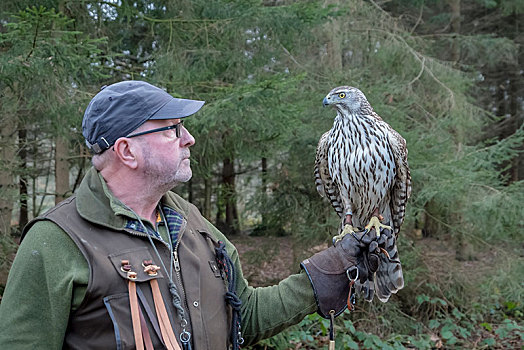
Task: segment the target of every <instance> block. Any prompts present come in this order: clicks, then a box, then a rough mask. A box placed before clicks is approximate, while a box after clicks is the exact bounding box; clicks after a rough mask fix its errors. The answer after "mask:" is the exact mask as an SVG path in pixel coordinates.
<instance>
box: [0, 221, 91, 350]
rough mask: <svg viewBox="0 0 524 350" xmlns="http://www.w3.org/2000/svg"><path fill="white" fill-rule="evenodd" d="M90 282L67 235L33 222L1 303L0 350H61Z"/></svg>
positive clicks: (53, 226)
mask: <svg viewBox="0 0 524 350" xmlns="http://www.w3.org/2000/svg"><path fill="white" fill-rule="evenodd" d="M88 279H89V268H88V265H87V261H86V260H85V258H84V257H83V255H82V253H81V252H80V251H79V249H78V248H77V247H76V245H75V244H74V242H73V241H72V240H71V239H70V238H69V236H68V235H67V234H66V233H65V232H63V231H62V230H61V229H60V228H59V227H58V226H56V225H55V224H54V223H52V222H50V221H40V222H37V223H35V224H34V226H33V227H32V228H31V229H30V230H29V232H28V234H27V236H26V237H25V239H24V240H23V241H22V244H21V245H20V248H19V249H18V252H17V255H16V258H15V260H14V262H13V266H12V268H11V271H10V273H9V278H8V281H7V285H6V289H5V291H4V296H3V298H2V303H1V304H0V349H12V350H16V349H61V348H62V344H63V340H64V334H65V331H66V328H67V323H68V319H69V314H70V312H71V309H73V310H74V309H75V308H76V306H78V305H79V304H80V303H81V301H82V300H83V297H84V295H85V288H86V286H87V282H88Z"/></svg>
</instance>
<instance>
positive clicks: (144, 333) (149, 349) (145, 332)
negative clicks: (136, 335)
mask: <svg viewBox="0 0 524 350" xmlns="http://www.w3.org/2000/svg"><path fill="white" fill-rule="evenodd" d="M138 313H139V315H140V325H141V326H142V337H143V338H144V343H145V345H146V350H154V349H155V348H154V347H153V341H152V340H151V334H149V329H148V328H147V324H146V319H145V318H144V315H143V314H142V310H140V309H138Z"/></svg>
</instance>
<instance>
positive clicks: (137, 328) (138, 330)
mask: <svg viewBox="0 0 524 350" xmlns="http://www.w3.org/2000/svg"><path fill="white" fill-rule="evenodd" d="M128 287H129V304H130V307H131V320H132V321H133V334H134V336H135V346H136V349H137V350H144V340H143V339H142V327H141V324H140V314H139V313H140V309H139V306H138V298H137V296H136V284H135V282H133V281H131V280H130V281H129V282H128ZM146 329H147V327H146Z"/></svg>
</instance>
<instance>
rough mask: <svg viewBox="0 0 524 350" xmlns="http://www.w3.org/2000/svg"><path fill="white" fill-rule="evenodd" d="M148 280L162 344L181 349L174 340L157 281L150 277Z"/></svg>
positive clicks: (173, 348) (170, 349) (173, 349)
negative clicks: (162, 340)
mask: <svg viewBox="0 0 524 350" xmlns="http://www.w3.org/2000/svg"><path fill="white" fill-rule="evenodd" d="M149 282H150V283H151V290H152V291H153V300H154V302H155V309H156V314H157V318H158V323H159V325H160V331H161V333H162V338H163V339H164V344H165V345H166V348H167V349H168V350H181V349H180V346H179V345H178V343H177V341H176V337H175V334H174V333H173V327H172V326H171V322H170V321H169V316H168V315H167V312H166V307H165V305H164V300H163V299H162V294H161V293H160V288H159V287H158V281H157V280H156V279H152V280H150V281H149Z"/></svg>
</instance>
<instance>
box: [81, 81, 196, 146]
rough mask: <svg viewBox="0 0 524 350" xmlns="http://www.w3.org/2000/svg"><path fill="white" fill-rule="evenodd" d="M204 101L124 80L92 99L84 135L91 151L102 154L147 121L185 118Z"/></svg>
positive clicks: (83, 123) (106, 88) (87, 110)
mask: <svg viewBox="0 0 524 350" xmlns="http://www.w3.org/2000/svg"><path fill="white" fill-rule="evenodd" d="M204 103H205V101H196V100H186V99H181V98H174V97H173V96H171V95H170V94H168V93H167V92H165V91H164V90H162V89H160V88H158V87H156V86H153V85H151V84H149V83H146V82H145V81H139V80H129V81H122V82H119V83H116V84H112V85H109V86H105V87H103V88H102V90H101V91H100V92H99V93H98V94H96V95H95V97H93V99H92V100H91V102H89V105H88V106H87V108H86V111H85V113H84V120H83V121H82V134H83V135H84V138H85V139H86V145H87V147H88V148H89V150H90V151H91V152H92V153H95V154H100V153H102V152H104V151H105V150H106V149H108V148H109V147H111V146H112V145H113V144H114V143H115V141H116V140H117V139H118V138H120V137H125V136H126V135H129V134H130V133H131V132H132V131H133V130H135V129H136V128H138V127H139V126H140V125H142V124H144V123H145V122H146V121H148V120H151V119H178V118H185V117H187V116H190V115H191V114H193V113H196V112H197V111H198V110H199V109H200V108H202V106H203V105H204Z"/></svg>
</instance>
